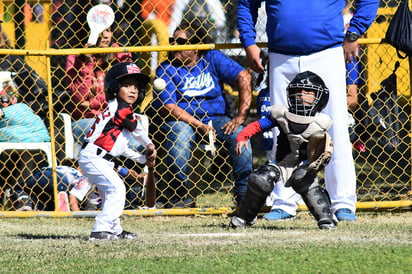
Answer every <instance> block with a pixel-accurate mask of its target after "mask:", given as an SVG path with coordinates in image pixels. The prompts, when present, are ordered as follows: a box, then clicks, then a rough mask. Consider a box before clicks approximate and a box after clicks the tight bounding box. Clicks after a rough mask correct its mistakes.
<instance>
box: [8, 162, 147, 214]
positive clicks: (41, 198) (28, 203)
mask: <svg viewBox="0 0 412 274" xmlns="http://www.w3.org/2000/svg"><path fill="white" fill-rule="evenodd" d="M118 172H119V174H120V175H122V176H123V177H124V178H125V180H126V181H127V182H131V181H132V182H133V185H128V186H129V190H128V191H127V194H126V195H127V196H129V197H130V202H128V203H127V204H126V205H127V206H128V208H129V209H131V208H136V207H138V206H139V205H141V204H142V201H141V199H137V198H140V197H137V196H136V194H135V193H134V192H135V190H136V189H139V190H141V189H142V185H143V180H144V176H146V175H145V174H144V173H142V174H140V175H139V174H137V173H136V172H135V171H133V170H128V169H126V168H123V167H120V168H118ZM56 174H57V191H58V192H64V193H67V195H68V196H67V197H68V199H67V202H68V205H67V208H70V210H72V211H79V210H98V209H100V204H101V198H100V197H99V194H98V192H97V189H94V188H92V186H91V185H90V184H89V183H88V181H87V178H86V177H85V176H84V175H83V174H82V172H81V169H80V168H79V166H78V163H77V160H73V159H65V160H64V161H63V162H62V165H61V166H58V167H57V168H56ZM136 185H139V186H136ZM139 187H140V188H139ZM53 193H54V189H53V177H52V169H51V167H47V168H43V169H41V170H37V171H35V172H34V173H33V174H32V175H31V176H30V177H29V178H28V179H26V180H24V181H20V182H19V183H18V184H17V185H16V186H15V187H13V191H12V196H11V209H15V210H18V211H22V210H44V211H53V210H55V202H54V199H53V197H54V194H53ZM138 203H141V204H138Z"/></svg>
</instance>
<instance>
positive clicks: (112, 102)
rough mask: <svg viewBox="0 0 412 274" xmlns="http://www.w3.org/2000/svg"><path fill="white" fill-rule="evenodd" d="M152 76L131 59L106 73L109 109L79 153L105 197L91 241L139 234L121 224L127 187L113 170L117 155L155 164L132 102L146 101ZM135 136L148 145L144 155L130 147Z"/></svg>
mask: <svg viewBox="0 0 412 274" xmlns="http://www.w3.org/2000/svg"><path fill="white" fill-rule="evenodd" d="M148 82H149V77H148V76H146V75H144V74H142V73H141V72H140V69H139V67H138V66H137V65H136V64H134V63H130V62H124V63H119V64H116V65H114V66H113V67H112V68H111V69H110V70H109V71H108V72H107V74H106V76H105V79H104V88H105V93H106V99H107V101H108V106H107V108H106V109H105V110H104V111H102V112H101V113H100V114H99V115H98V116H97V118H96V121H95V123H94V125H93V126H92V128H91V129H90V131H89V133H88V135H87V137H86V138H85V142H84V144H83V147H82V150H81V151H80V156H79V165H80V167H81V169H82V171H83V173H84V174H85V175H86V176H87V177H88V180H89V182H90V183H91V184H94V185H96V186H97V188H98V190H99V195H100V197H101V198H102V212H101V213H100V214H98V215H97V216H96V222H95V224H94V226H93V229H92V233H91V235H90V238H89V239H90V240H114V239H134V238H137V235H136V234H135V233H131V232H127V231H124V230H123V229H122V227H121V225H120V215H121V214H122V212H123V209H124V204H125V199H126V188H125V185H124V183H123V181H122V179H121V178H120V177H119V175H118V173H117V172H116V171H115V170H114V169H113V167H114V165H115V163H114V157H116V156H120V155H121V156H125V157H127V158H130V159H132V160H135V161H137V162H139V163H141V164H146V165H147V166H148V167H153V166H154V164H155V159H156V155H157V152H156V150H155V146H154V145H153V143H152V141H151V140H150V139H149V137H148V136H147V134H146V132H145V130H144V128H143V124H142V122H141V120H140V117H139V115H138V114H135V113H133V109H132V105H133V104H134V103H136V101H138V100H142V99H143V98H144V94H145V87H146V85H147V83H148ZM130 138H134V139H135V140H136V141H138V142H139V143H140V144H142V145H143V146H145V147H146V155H142V154H140V153H139V152H136V151H134V150H132V149H130V148H129V147H128V143H129V139H130Z"/></svg>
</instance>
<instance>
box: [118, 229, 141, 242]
mask: <svg viewBox="0 0 412 274" xmlns="http://www.w3.org/2000/svg"><path fill="white" fill-rule="evenodd" d="M117 237H118V238H119V239H127V240H133V239H137V234H135V233H132V232H129V231H126V230H123V231H122V233H120V234H117Z"/></svg>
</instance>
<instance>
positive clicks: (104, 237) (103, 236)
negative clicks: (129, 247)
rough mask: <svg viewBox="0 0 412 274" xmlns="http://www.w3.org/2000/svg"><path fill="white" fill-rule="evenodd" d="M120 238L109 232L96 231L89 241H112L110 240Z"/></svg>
mask: <svg viewBox="0 0 412 274" xmlns="http://www.w3.org/2000/svg"><path fill="white" fill-rule="evenodd" d="M117 239H119V236H117V235H114V234H113V233H111V232H108V231H96V232H92V233H91V234H90V237H89V241H110V240H117Z"/></svg>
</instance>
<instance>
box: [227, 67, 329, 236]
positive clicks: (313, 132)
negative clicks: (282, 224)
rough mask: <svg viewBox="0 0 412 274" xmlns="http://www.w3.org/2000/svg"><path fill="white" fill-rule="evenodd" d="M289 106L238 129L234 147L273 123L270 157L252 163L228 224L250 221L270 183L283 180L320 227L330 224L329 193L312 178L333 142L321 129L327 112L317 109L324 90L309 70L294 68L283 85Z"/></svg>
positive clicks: (326, 123) (326, 93) (323, 100)
mask: <svg viewBox="0 0 412 274" xmlns="http://www.w3.org/2000/svg"><path fill="white" fill-rule="evenodd" d="M287 95H288V103H289V107H288V108H286V107H285V106H271V109H270V113H271V115H270V117H263V118H261V119H259V120H258V121H255V122H253V123H251V124H249V125H248V126H247V127H246V128H244V129H243V131H242V132H240V133H239V135H238V137H237V139H236V142H237V145H236V152H237V153H238V154H241V153H242V148H243V146H245V145H246V144H247V141H248V139H250V138H251V137H252V136H253V135H254V134H256V133H260V132H263V131H265V130H268V129H270V128H273V127H278V129H279V131H280V134H279V136H278V138H277V140H278V142H277V155H276V160H275V161H273V162H272V163H270V164H269V165H265V166H263V167H260V168H257V169H256V170H255V171H254V172H252V174H251V175H250V176H249V185H248V188H247V191H246V195H245V198H244V200H243V201H242V203H241V205H240V207H239V211H238V213H237V214H236V216H234V217H232V219H231V222H230V226H231V227H233V228H238V227H244V226H246V225H252V224H253V223H254V222H255V220H256V216H257V214H258V213H259V210H260V209H261V207H262V206H263V205H264V202H265V198H266V196H267V195H268V194H269V193H270V192H271V191H272V189H273V187H274V183H284V184H285V185H286V186H289V187H292V188H293V189H294V190H295V191H296V192H297V193H299V194H300V195H301V196H302V198H303V200H304V201H305V203H306V205H307V207H308V208H309V210H310V212H311V213H312V214H313V216H314V217H315V219H316V220H317V221H318V226H319V228H320V229H334V228H336V222H335V221H334V220H333V214H332V210H331V204H330V199H329V195H328V194H327V192H326V190H325V189H323V188H322V186H320V184H319V183H318V178H317V173H318V172H319V171H320V170H322V169H323V168H324V167H325V166H326V165H327V164H328V162H329V160H330V158H331V155H332V151H333V145H332V141H331V138H330V136H329V135H328V134H327V133H326V131H327V130H328V129H329V127H330V126H331V124H332V121H331V119H330V118H329V116H327V115H325V114H323V113H320V111H321V110H323V109H324V108H325V107H326V104H327V102H328V98H329V91H328V89H327V87H326V86H325V84H324V82H323V80H322V79H321V78H320V77H319V76H318V75H316V74H315V73H313V72H310V71H305V72H302V73H299V74H297V75H296V76H295V78H294V79H293V80H292V81H291V82H290V84H289V86H288V88H287Z"/></svg>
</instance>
